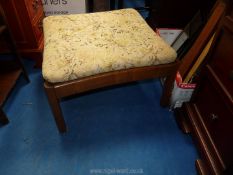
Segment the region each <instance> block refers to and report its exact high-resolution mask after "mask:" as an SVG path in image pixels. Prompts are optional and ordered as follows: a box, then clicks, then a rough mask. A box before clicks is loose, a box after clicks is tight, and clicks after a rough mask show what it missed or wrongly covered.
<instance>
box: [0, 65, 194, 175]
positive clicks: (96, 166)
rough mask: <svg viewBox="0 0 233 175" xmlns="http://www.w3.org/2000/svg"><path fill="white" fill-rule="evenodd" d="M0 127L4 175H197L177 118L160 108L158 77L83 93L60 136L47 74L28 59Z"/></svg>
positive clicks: (66, 104)
mask: <svg viewBox="0 0 233 175" xmlns="http://www.w3.org/2000/svg"><path fill="white" fill-rule="evenodd" d="M25 63H26V67H27V70H28V72H29V75H30V79H31V83H29V84H27V83H26V81H25V80H24V78H23V77H21V78H20V79H19V81H18V82H17V85H16V87H15V88H14V90H13V92H12V93H11V95H10V98H9V99H8V100H7V103H6V104H5V106H4V110H5V112H6V113H7V115H8V116H9V119H10V123H9V124H8V125H6V126H2V127H1V128H0V162H1V163H0V174H1V175H31V174H34V175H42V174H43V175H51V174H54V175H55V174H56V175H68V174H69V175H88V174H130V173H129V172H131V173H132V172H134V171H136V172H137V173H134V174H143V175H154V174H158V175H160V174H161V175H176V174H177V175H193V174H196V170H195V166H194V161H195V159H196V158H197V157H198V155H197V152H196V149H195V147H194V145H193V142H192V140H191V138H190V137H189V136H188V135H184V134H183V133H182V132H181V131H180V130H179V128H178V127H177V124H176V122H175V119H174V116H173V113H172V112H170V111H168V109H164V108H161V107H160V105H159V98H160V95H161V86H160V83H159V81H158V80H151V81H142V82H137V83H131V84H128V85H124V86H116V87H113V88H107V89H104V90H98V91H95V92H91V93H86V94H82V95H79V96H76V97H75V98H68V99H65V100H63V101H62V109H63V112H64V116H65V119H66V121H67V125H68V132H67V133H66V134H62V135H60V134H59V133H58V131H57V128H56V126H55V122H54V120H53V117H52V114H51V111H50V108H49V105H48V102H47V99H46V96H45V93H44V90H43V80H42V77H41V71H40V70H38V69H33V68H32V65H33V64H32V62H31V61H26V62H25Z"/></svg>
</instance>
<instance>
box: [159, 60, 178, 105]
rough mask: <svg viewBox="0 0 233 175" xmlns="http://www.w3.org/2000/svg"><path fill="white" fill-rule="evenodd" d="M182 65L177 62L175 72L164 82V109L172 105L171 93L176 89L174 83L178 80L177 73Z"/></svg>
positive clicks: (162, 102)
mask: <svg viewBox="0 0 233 175" xmlns="http://www.w3.org/2000/svg"><path fill="white" fill-rule="evenodd" d="M179 65H180V63H179V62H177V64H176V67H174V70H173V71H172V73H171V74H170V75H169V76H167V77H166V80H165V82H164V87H163V94H162V97H161V99H160V105H161V106H163V107H167V106H169V105H170V98H171V93H172V90H173V87H174V81H175V78H176V72H177V70H178V67H179Z"/></svg>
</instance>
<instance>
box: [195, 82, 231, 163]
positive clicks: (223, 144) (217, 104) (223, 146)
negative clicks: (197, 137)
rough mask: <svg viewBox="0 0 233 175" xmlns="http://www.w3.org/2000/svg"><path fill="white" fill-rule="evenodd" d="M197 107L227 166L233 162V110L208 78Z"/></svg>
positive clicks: (201, 89)
mask: <svg viewBox="0 0 233 175" xmlns="http://www.w3.org/2000/svg"><path fill="white" fill-rule="evenodd" d="M197 95H198V98H197V99H196V102H195V104H196V107H197V109H198V111H199V113H200V115H201V118H202V120H203V122H204V123H205V125H206V127H207V130H208V132H209V134H210V136H211V138H212V140H213V141H214V143H215V146H216V148H217V150H218V152H219V153H220V156H221V157H222V160H223V161H224V164H225V165H226V166H227V165H229V163H230V162H233V149H232V148H233V135H232V133H233V112H232V109H231V108H229V107H228V106H226V105H225V102H224V101H223V99H222V97H221V95H220V94H219V92H218V91H217V90H216V89H215V87H214V84H213V83H211V82H210V81H209V80H208V79H207V78H205V79H204V81H203V86H202V87H200V91H199V93H198V94H197Z"/></svg>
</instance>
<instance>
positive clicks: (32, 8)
mask: <svg viewBox="0 0 233 175" xmlns="http://www.w3.org/2000/svg"><path fill="white" fill-rule="evenodd" d="M24 1H25V4H26V8H27V9H28V14H29V16H30V18H31V20H33V19H34V18H35V17H36V16H37V14H38V13H40V11H41V10H43V6H42V3H41V1H40V0H24Z"/></svg>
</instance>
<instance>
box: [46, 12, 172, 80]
mask: <svg viewBox="0 0 233 175" xmlns="http://www.w3.org/2000/svg"><path fill="white" fill-rule="evenodd" d="M43 27H44V39H45V45H44V55H43V66H42V73H43V77H44V79H45V80H47V81H49V82H52V83H55V82H64V81H68V80H74V79H79V78H83V77H87V76H91V75H96V74H100V73H104V72H110V71H115V70H122V69H129V68H133V67H143V66H151V65H157V64H166V63H170V62H173V61H174V60H175V59H176V52H175V51H174V50H173V49H172V48H171V47H170V46H169V45H168V44H167V43H166V42H165V41H164V40H163V39H162V38H160V37H159V36H158V35H157V34H156V33H155V32H154V31H153V30H152V29H151V28H150V27H149V26H148V25H147V23H146V22H145V21H144V19H143V18H142V17H141V16H140V14H139V13H138V12H137V11H136V10H133V9H122V10H115V11H108V12H98V13H89V14H75V15H61V16H49V17H46V18H45V19H44V21H43Z"/></svg>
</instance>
